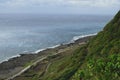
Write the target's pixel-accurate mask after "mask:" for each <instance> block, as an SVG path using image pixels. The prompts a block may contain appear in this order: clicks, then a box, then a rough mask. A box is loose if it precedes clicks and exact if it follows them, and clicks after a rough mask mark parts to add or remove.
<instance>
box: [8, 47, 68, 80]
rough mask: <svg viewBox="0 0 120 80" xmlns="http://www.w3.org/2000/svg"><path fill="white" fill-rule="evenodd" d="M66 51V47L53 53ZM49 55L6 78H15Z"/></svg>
mask: <svg viewBox="0 0 120 80" xmlns="http://www.w3.org/2000/svg"><path fill="white" fill-rule="evenodd" d="M64 51H66V49H64V50H59V51H58V52H57V53H55V54H53V55H57V54H59V53H62V52H64ZM47 57H48V56H45V57H43V58H41V59H39V60H37V61H35V62H34V63H33V64H32V65H29V66H27V67H26V68H24V69H23V70H21V71H20V72H19V73H17V74H15V75H13V76H12V77H10V78H8V79H6V80H12V79H14V78H15V77H17V76H19V75H21V74H22V73H24V72H25V71H27V70H28V69H30V68H31V66H33V65H36V64H37V63H39V62H40V61H42V60H44V59H46V58H47ZM46 70H47V69H46Z"/></svg>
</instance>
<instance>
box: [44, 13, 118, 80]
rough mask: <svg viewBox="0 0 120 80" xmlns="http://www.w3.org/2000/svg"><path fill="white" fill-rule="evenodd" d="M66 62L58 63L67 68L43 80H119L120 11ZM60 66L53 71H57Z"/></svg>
mask: <svg viewBox="0 0 120 80" xmlns="http://www.w3.org/2000/svg"><path fill="white" fill-rule="evenodd" d="M68 61H69V62H70V63H69V64H68V62H67V61H64V62H63V61H59V63H61V62H63V63H64V64H67V66H66V67H65V68H64V69H62V71H60V72H59V71H58V72H56V73H53V74H52V75H55V76H54V77H52V78H51V76H50V77H49V78H47V79H43V80H82V79H83V80H87V79H88V80H119V79H120V11H119V12H118V14H117V15H116V16H115V17H114V19H113V20H111V21H110V22H109V23H108V24H107V25H106V26H105V28H104V30H103V31H101V32H99V33H98V35H97V36H95V37H94V38H93V39H92V40H90V42H89V43H88V44H87V45H84V46H83V47H81V48H79V49H78V50H76V51H75V52H74V55H72V56H71V58H70V59H69V60H68ZM57 63H58V62H57ZM55 65H57V64H55ZM60 66H61V65H60ZM60 66H57V67H53V69H55V70H56V69H59V67H60ZM52 72H53V71H51V72H49V74H48V75H50V73H52ZM56 74H57V75H56Z"/></svg>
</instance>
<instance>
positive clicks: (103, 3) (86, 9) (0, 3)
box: [0, 0, 120, 14]
mask: <svg viewBox="0 0 120 80" xmlns="http://www.w3.org/2000/svg"><path fill="white" fill-rule="evenodd" d="M118 10H120V0H0V13H41V14H115V13H116V12H117V11H118Z"/></svg>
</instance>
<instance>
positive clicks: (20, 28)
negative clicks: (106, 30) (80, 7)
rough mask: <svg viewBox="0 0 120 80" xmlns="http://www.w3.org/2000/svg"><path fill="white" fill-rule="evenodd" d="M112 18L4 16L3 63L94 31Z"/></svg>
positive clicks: (0, 25)
mask: <svg viewBox="0 0 120 80" xmlns="http://www.w3.org/2000/svg"><path fill="white" fill-rule="evenodd" d="M111 18H112V16H108V15H107V16H106V15H42V14H1V15H0V62H2V61H4V60H6V59H8V58H10V57H13V56H16V55H18V54H22V53H26V54H29V53H31V52H37V50H40V49H41V50H42V49H45V48H47V47H52V46H54V45H58V44H62V43H67V42H69V41H71V40H72V39H73V38H75V39H76V38H77V37H76V36H78V38H80V36H84V35H89V34H94V33H97V32H99V31H101V30H102V29H103V27H104V26H105V24H106V23H107V22H108V21H109V20H110V19H111Z"/></svg>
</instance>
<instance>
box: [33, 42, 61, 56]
mask: <svg viewBox="0 0 120 80" xmlns="http://www.w3.org/2000/svg"><path fill="white" fill-rule="evenodd" d="M59 46H60V45H59V44H58V45H55V46H51V47H47V48H44V49H39V50H37V51H35V52H33V53H36V54H37V53H39V52H41V51H44V50H46V49H53V48H56V47H59Z"/></svg>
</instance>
